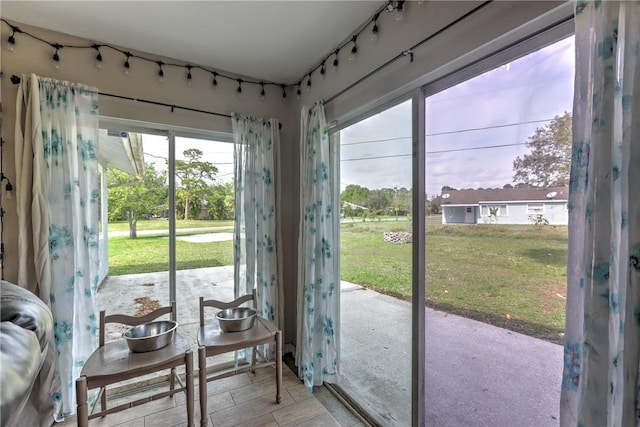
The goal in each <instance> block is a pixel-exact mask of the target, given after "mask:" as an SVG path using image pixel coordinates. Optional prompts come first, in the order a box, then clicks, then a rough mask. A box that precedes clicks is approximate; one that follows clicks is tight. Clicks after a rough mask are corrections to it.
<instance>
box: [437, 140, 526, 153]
mask: <svg viewBox="0 0 640 427" xmlns="http://www.w3.org/2000/svg"><path fill="white" fill-rule="evenodd" d="M517 145H527V143H526V142H517V143H515V144H499V145H483V146H481V147H467V148H452V149H451V150H438V151H427V154H440V153H454V152H457V151H471V150H485V149H488V148H502V147H515V146H517Z"/></svg>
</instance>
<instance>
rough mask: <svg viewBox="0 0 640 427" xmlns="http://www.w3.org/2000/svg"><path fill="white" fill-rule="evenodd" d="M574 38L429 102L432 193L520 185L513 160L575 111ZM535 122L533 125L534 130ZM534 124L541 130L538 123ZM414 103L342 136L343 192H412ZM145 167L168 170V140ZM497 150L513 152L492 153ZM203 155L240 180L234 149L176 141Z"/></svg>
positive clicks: (156, 143)
mask: <svg viewBox="0 0 640 427" xmlns="http://www.w3.org/2000/svg"><path fill="white" fill-rule="evenodd" d="M573 78H574V48H573V37H570V38H568V39H564V40H561V41H559V42H557V43H555V44H553V45H550V46H547V47H545V48H543V49H541V50H538V51H536V52H533V53H531V54H529V55H527V56H524V57H522V58H519V59H517V60H515V61H513V62H511V63H509V64H506V65H503V66H501V67H498V68H496V69H494V70H491V71H488V72H486V73H484V74H482V75H480V76H477V77H475V78H473V79H470V80H467V81H465V82H463V83H460V84H458V85H456V86H454V87H451V88H449V89H446V90H444V91H442V92H439V93H437V94H435V95H432V96H430V97H428V98H427V99H426V106H425V110H426V117H425V119H426V134H427V136H426V144H427V147H426V151H427V158H426V190H427V197H429V198H431V197H433V196H436V195H439V194H440V193H441V189H442V187H443V186H445V185H446V186H449V187H453V188H458V189H461V188H480V187H482V188H502V187H503V186H504V185H505V184H512V183H513V161H514V160H515V159H516V157H518V156H523V155H525V154H527V153H528V152H529V149H528V148H527V147H526V146H525V145H524V143H525V142H526V140H527V138H528V137H529V136H530V135H532V134H533V132H534V131H535V129H536V128H537V127H541V126H544V125H545V124H547V123H549V119H552V118H553V117H555V116H558V115H562V114H563V113H564V112H565V111H571V110H572V104H573ZM527 122H529V123H527ZM531 122H534V123H531ZM411 131H412V126H411V101H407V102H405V103H402V104H399V105H396V106H395V107H392V108H390V109H388V110H386V111H384V112H382V113H379V114H376V115H374V116H371V117H369V118H367V119H365V120H363V121H361V122H359V123H356V124H354V125H352V126H350V127H348V128H346V129H343V130H342V131H341V132H340V144H341V149H340V187H341V190H344V188H345V187H346V186H347V185H350V184H356V185H361V186H364V187H367V188H369V189H378V188H395V187H398V188H401V187H405V188H411V187H412V184H411V181H412V173H411V166H412V165H411V138H410V136H411ZM143 145H144V151H145V161H147V162H154V163H156V165H157V167H156V168H157V169H160V168H162V169H164V168H165V166H164V164H165V163H164V158H166V157H167V156H168V154H167V153H168V145H167V139H166V137H160V136H153V135H144V136H143ZM496 145H507V146H506V147H495V148H488V147H491V146H496ZM187 148H198V149H200V150H202V151H203V154H204V156H203V160H206V161H210V162H212V163H214V164H215V165H216V166H217V167H218V170H219V171H218V177H219V180H220V182H224V183H226V182H231V181H232V180H233V144H231V143H227V142H216V141H207V140H198V139H190V138H180V137H178V138H176V156H177V158H178V159H182V158H184V156H183V155H182V152H183V151H184V150H185V149H187Z"/></svg>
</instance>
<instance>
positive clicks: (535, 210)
mask: <svg viewBox="0 0 640 427" xmlns="http://www.w3.org/2000/svg"><path fill="white" fill-rule="evenodd" d="M543 213H544V203H528V204H527V215H542V214H543Z"/></svg>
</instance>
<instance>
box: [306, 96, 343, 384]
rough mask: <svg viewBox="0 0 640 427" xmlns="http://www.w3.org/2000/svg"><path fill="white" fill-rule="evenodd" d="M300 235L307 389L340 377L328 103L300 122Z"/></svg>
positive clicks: (332, 180) (333, 175)
mask: <svg viewBox="0 0 640 427" xmlns="http://www.w3.org/2000/svg"><path fill="white" fill-rule="evenodd" d="M300 130H301V132H300V139H301V141H300V235H299V238H298V321H297V325H298V335H297V336H298V338H297V343H296V365H297V366H298V376H299V377H300V379H301V380H303V381H304V384H305V385H306V386H307V388H309V389H311V388H312V387H313V386H319V385H322V383H323V382H324V381H326V382H329V383H333V382H335V381H336V376H337V375H338V325H339V324H340V322H339V300H338V298H339V297H340V294H339V292H340V286H339V285H340V277H339V272H338V271H337V268H335V265H336V263H335V257H339V254H338V253H337V252H336V251H337V248H338V245H337V241H336V231H337V230H335V229H334V215H335V214H336V213H335V209H334V207H333V192H334V185H335V182H334V180H335V167H334V162H333V161H332V159H331V155H330V152H331V147H330V145H329V134H328V128H327V122H326V119H325V115H324V102H322V101H318V102H316V104H315V105H314V106H313V107H312V108H311V109H308V108H306V107H305V108H303V109H302V113H301V123H300Z"/></svg>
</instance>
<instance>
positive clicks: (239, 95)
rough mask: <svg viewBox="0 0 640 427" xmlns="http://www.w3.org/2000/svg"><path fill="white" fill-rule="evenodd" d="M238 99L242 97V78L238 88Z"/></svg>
mask: <svg viewBox="0 0 640 427" xmlns="http://www.w3.org/2000/svg"><path fill="white" fill-rule="evenodd" d="M236 93H237V95H236V96H237V97H238V99H240V98H242V79H238V89H237V90H236Z"/></svg>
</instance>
